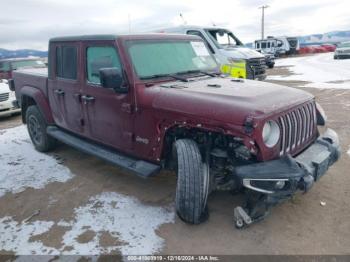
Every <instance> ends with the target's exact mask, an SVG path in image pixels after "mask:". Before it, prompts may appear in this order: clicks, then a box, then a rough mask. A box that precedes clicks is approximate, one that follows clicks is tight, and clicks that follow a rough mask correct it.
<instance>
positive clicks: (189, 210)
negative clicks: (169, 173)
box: [174, 139, 209, 224]
mask: <svg viewBox="0 0 350 262" xmlns="http://www.w3.org/2000/svg"><path fill="white" fill-rule="evenodd" d="M174 149H175V150H174V151H175V152H174V153H175V158H176V163H177V166H176V170H177V188H176V211H177V214H178V215H179V217H180V218H181V219H182V220H184V221H185V222H187V223H191V224H200V223H202V222H204V221H205V220H207V218H208V207H207V199H208V192H209V167H208V165H207V164H206V163H203V162H202V157H201V153H200V151H199V148H198V145H197V144H196V142H195V141H193V140H191V139H179V140H177V141H176V142H175V143H174Z"/></svg>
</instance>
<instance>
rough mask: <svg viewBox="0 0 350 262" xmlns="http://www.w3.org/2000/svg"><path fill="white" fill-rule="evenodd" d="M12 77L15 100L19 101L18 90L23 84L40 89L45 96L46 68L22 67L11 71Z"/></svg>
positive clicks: (46, 94)
mask: <svg viewBox="0 0 350 262" xmlns="http://www.w3.org/2000/svg"><path fill="white" fill-rule="evenodd" d="M13 79H14V82H15V90H16V97H17V100H19V101H20V99H21V98H20V97H19V96H18V94H20V90H21V89H22V88H23V87H24V86H30V87H34V88H37V89H40V90H41V91H42V92H43V93H44V95H45V96H46V97H47V96H48V93H47V80H48V70H47V68H30V69H23V70H18V71H14V72H13Z"/></svg>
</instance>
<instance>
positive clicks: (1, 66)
mask: <svg viewBox="0 0 350 262" xmlns="http://www.w3.org/2000/svg"><path fill="white" fill-rule="evenodd" d="M9 70H10V63H9V62H0V71H3V72H6V71H9Z"/></svg>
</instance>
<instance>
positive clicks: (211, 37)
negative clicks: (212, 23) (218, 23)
mask: <svg viewBox="0 0 350 262" xmlns="http://www.w3.org/2000/svg"><path fill="white" fill-rule="evenodd" d="M213 30H214V31H224V32H225V33H227V34H228V35H229V36H231V37H232V38H233V39H234V40H235V41H236V42H237V45H235V46H234V47H232V48H236V47H237V48H239V47H243V43H242V41H241V40H239V39H238V38H237V37H236V36H235V35H234V34H233V33H232V32H231V31H230V30H227V29H224V28H205V29H204V31H205V33H206V34H207V35H208V36H209V38H210V40H212V42H213V43H214V45H215V46H216V47H217V48H218V49H227V48H230V46H223V45H221V44H220V43H219V42H218V41H217V40H216V39H215V37H214V36H213V35H212V34H211V33H210V31H213Z"/></svg>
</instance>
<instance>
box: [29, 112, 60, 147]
mask: <svg viewBox="0 0 350 262" xmlns="http://www.w3.org/2000/svg"><path fill="white" fill-rule="evenodd" d="M26 122H27V129H28V133H29V136H30V139H31V140H32V142H33V144H34V146H35V149H36V150H38V151H40V152H47V151H49V150H51V149H53V148H54V147H55V146H56V140H55V139H54V138H53V137H50V136H49V135H48V134H47V133H46V127H47V124H46V121H45V119H44V117H43V115H42V114H41V112H40V110H39V108H38V107H37V106H34V105H33V106H30V107H28V109H27V110H26Z"/></svg>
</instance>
